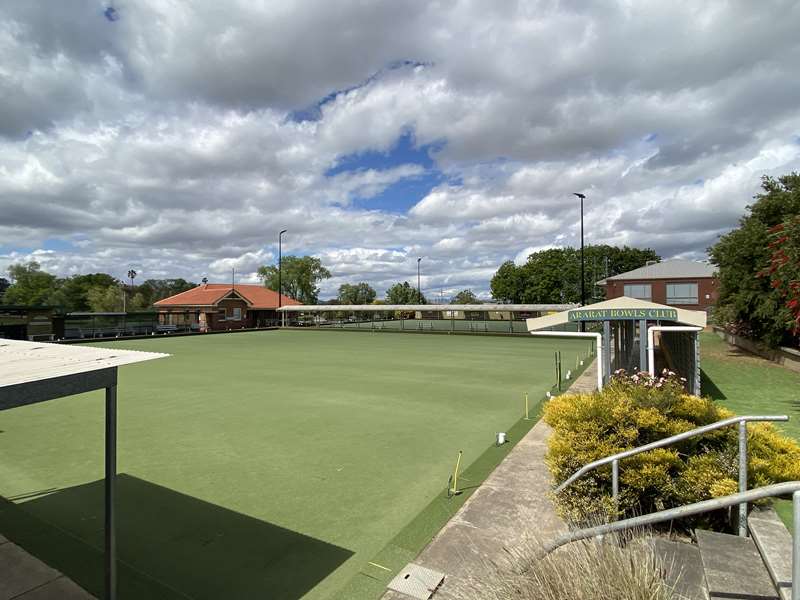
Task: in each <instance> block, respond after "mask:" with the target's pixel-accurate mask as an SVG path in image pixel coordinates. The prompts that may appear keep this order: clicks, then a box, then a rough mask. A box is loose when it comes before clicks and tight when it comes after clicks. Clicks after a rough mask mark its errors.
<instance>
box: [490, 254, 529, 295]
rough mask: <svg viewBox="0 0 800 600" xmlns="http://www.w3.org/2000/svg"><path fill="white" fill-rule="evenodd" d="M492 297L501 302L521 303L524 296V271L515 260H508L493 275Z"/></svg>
mask: <svg viewBox="0 0 800 600" xmlns="http://www.w3.org/2000/svg"><path fill="white" fill-rule="evenodd" d="M490 287H491V290H492V297H493V298H495V299H496V300H500V301H501V302H510V303H512V304H519V302H520V298H521V297H522V272H521V271H520V268H519V267H517V265H515V264H514V262H513V261H510V260H507V261H506V262H504V263H503V264H502V265H500V268H499V269H497V273H495V274H494V277H492V281H491V284H490Z"/></svg>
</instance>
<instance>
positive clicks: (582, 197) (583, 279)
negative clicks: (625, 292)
mask: <svg viewBox="0 0 800 600" xmlns="http://www.w3.org/2000/svg"><path fill="white" fill-rule="evenodd" d="M573 194H574V195H575V196H577V197H578V198H580V200H581V306H586V277H585V269H586V266H585V261H584V260H583V201H584V200H585V199H586V196H585V195H584V194H579V193H578V192H573ZM581 331H586V322H585V321H581Z"/></svg>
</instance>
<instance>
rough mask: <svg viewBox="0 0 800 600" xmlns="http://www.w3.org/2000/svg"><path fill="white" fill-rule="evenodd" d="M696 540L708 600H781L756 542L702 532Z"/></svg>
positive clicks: (699, 530) (699, 531)
mask: <svg viewBox="0 0 800 600" xmlns="http://www.w3.org/2000/svg"><path fill="white" fill-rule="evenodd" d="M695 536H696V537H697V546H698V548H700V557H701V558H702V561H703V570H704V571H705V576H706V585H707V586H708V595H709V598H711V599H712V600H713V599H721V598H727V599H731V598H737V599H740V600H780V599H779V596H778V593H777V591H775V586H774V585H773V584H772V579H770V576H769V573H768V572H767V568H766V567H765V566H764V562H763V561H762V560H761V555H760V554H759V552H758V549H757V548H756V545H755V543H753V540H751V539H750V538H742V537H739V536H736V535H728V534H727V533H715V532H713V531H704V530H702V529H698V530H696V531H695Z"/></svg>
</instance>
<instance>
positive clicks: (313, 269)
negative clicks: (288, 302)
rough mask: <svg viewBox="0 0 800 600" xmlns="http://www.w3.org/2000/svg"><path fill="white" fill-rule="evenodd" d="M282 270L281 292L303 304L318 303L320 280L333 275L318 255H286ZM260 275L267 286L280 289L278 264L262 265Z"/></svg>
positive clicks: (259, 270)
mask: <svg viewBox="0 0 800 600" xmlns="http://www.w3.org/2000/svg"><path fill="white" fill-rule="evenodd" d="M281 271H282V272H281V288H282V289H281V290H280V292H281V293H282V294H284V295H286V296H289V297H290V298H294V299H295V300H297V301H299V302H301V303H302V304H316V303H317V302H318V301H319V285H318V284H319V282H320V281H322V280H323V279H328V278H329V277H330V276H331V272H330V271H328V269H326V268H325V267H323V266H322V261H321V260H320V259H319V258H317V257H316V256H300V257H299V256H284V257H283V261H282V269H281ZM258 277H259V279H261V280H262V281H263V282H264V285H265V286H266V287H268V288H270V289H273V290H277V289H278V265H264V266H262V267H260V268H259V269H258Z"/></svg>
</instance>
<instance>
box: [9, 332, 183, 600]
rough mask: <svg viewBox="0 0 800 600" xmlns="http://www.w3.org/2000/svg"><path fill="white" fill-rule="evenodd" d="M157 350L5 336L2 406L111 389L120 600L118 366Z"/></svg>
mask: <svg viewBox="0 0 800 600" xmlns="http://www.w3.org/2000/svg"><path fill="white" fill-rule="evenodd" d="M165 356H168V355H167V354H159V353H155V352H137V351H133V350H115V349H110V348H96V347H86V346H72V345H70V346H67V345H59V344H45V343H41V342H24V341H17V340H4V339H0V410H7V409H10V408H16V407H19V406H26V405H28V404H35V403H37V402H46V401H48V400H54V399H56V398H62V397H64V396H72V395H73V394H81V393H83V392H89V391H92V390H99V389H105V404H106V424H105V561H106V565H105V597H106V598H107V599H109V600H113V599H114V598H116V541H115V530H114V489H115V479H116V472H117V367H119V366H121V365H127V364H132V363H138V362H143V361H146V360H153V359H156V358H162V357H165Z"/></svg>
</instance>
